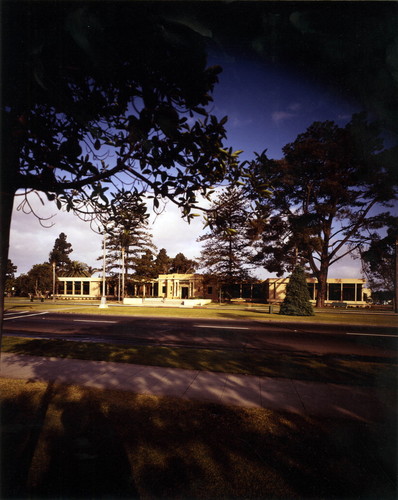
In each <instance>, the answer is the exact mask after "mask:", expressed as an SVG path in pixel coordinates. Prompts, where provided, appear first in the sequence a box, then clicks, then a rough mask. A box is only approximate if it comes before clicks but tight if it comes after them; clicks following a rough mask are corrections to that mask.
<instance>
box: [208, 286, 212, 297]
mask: <svg viewBox="0 0 398 500" xmlns="http://www.w3.org/2000/svg"><path fill="white" fill-rule="evenodd" d="M207 294H208V295H212V294H213V287H212V286H208V287H207Z"/></svg>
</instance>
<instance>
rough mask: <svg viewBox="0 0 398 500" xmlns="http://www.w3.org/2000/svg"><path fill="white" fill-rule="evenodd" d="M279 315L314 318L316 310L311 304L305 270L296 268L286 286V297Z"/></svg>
mask: <svg viewBox="0 0 398 500" xmlns="http://www.w3.org/2000/svg"><path fill="white" fill-rule="evenodd" d="M279 314H283V315H285V316H313V315H314V310H313V308H312V304H311V302H310V294H309V291H308V286H307V281H306V279H305V273H304V269H303V268H302V267H296V268H295V269H294V271H293V273H292V275H291V277H290V280H289V283H288V284H287V286H286V296H285V299H284V301H283V303H282V305H281V308H280V311H279Z"/></svg>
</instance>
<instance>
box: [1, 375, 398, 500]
mask: <svg viewBox="0 0 398 500" xmlns="http://www.w3.org/2000/svg"><path fill="white" fill-rule="evenodd" d="M0 394H1V396H0V402H1V409H2V411H1V424H2V425H1V443H2V447H1V453H2V455H3V460H2V461H1V466H2V471H1V472H2V474H1V477H2V482H1V489H2V491H1V498H170V499H174V498H176V499H177V498H179V499H181V498H195V499H199V498H204V499H205V498H230V499H234V498H236V499H238V498H383V499H387V500H388V499H391V500H392V499H393V498H396V497H397V484H396V475H395V472H396V467H397V454H396V445H397V439H396V434H397V433H396V425H395V422H394V421H393V419H391V420H389V419H387V418H386V419H385V421H384V422H383V423H382V424H380V425H376V424H373V425H367V424H365V423H362V422H354V421H344V420H340V421H330V420H323V419H320V418H313V417H304V416H300V415H296V414H288V413H285V414H284V413H278V412H274V411H269V410H266V409H257V408H256V409H249V408H237V407H228V406H221V405H216V404H207V403H201V402H194V401H187V400H182V399H173V398H160V397H155V396H148V395H134V394H129V393H125V392H121V391H106V390H98V389H89V388H81V387H76V386H66V385H60V384H45V383H39V382H30V383H27V382H25V381H21V380H19V381H18V380H12V379H0Z"/></svg>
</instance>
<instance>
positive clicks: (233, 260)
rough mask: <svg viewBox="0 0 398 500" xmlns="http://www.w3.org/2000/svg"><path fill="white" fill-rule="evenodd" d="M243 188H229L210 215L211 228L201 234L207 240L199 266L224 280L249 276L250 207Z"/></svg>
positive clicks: (203, 239)
mask: <svg viewBox="0 0 398 500" xmlns="http://www.w3.org/2000/svg"><path fill="white" fill-rule="evenodd" d="M248 203H249V202H248V200H247V198H246V197H245V194H244V192H243V191H242V190H239V189H236V188H231V189H229V188H228V189H226V190H225V191H224V192H223V193H221V194H220V196H219V197H218V198H217V199H216V200H215V201H214V203H213V205H212V206H211V210H210V211H209V212H208V214H207V225H208V227H209V231H208V232H207V233H205V234H204V235H202V236H201V237H199V239H198V241H201V242H204V245H203V250H202V252H201V256H200V259H199V267H200V268H202V269H204V270H205V272H206V273H208V274H213V275H215V276H218V277H219V278H220V279H222V281H224V282H225V283H233V282H235V281H239V280H242V279H248V278H250V272H249V269H248V266H249V264H250V260H251V257H252V248H251V241H250V239H249V237H248V229H249V227H250V226H249V220H248V216H249V213H250V212H249V206H248Z"/></svg>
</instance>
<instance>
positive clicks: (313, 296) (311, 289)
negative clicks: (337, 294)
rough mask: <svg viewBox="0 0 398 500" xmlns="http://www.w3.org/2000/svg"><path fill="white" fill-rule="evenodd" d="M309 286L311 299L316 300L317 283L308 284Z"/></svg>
mask: <svg viewBox="0 0 398 500" xmlns="http://www.w3.org/2000/svg"><path fill="white" fill-rule="evenodd" d="M307 286H308V291H309V294H310V299H311V300H315V290H316V285H315V283H307Z"/></svg>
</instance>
